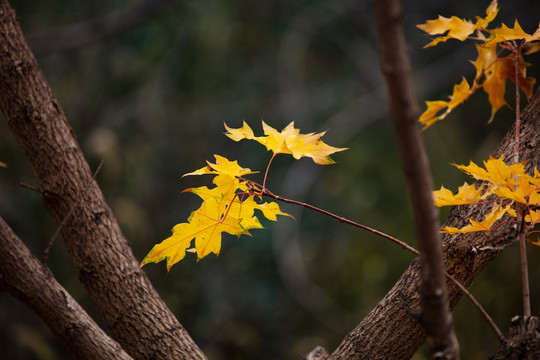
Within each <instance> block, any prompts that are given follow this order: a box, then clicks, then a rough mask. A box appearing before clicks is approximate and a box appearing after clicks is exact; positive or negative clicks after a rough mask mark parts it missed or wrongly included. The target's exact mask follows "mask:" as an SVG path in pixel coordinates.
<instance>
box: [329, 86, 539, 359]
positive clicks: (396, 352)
mask: <svg viewBox="0 0 540 360" xmlns="http://www.w3.org/2000/svg"><path fill="white" fill-rule="evenodd" d="M521 130H522V131H521V135H522V136H521V142H520V154H521V160H522V161H524V160H528V163H527V165H526V169H527V170H528V171H529V172H531V171H532V169H533V167H534V166H537V165H538V164H539V163H540V141H538V139H539V138H540V92H538V91H537V92H536V94H535V95H534V96H533V98H532V99H531V101H530V102H529V104H528V105H527V107H526V108H525V109H524V110H523V112H522V117H521ZM513 147H514V129H513V128H512V129H511V130H509V131H508V133H507V134H506V136H505V137H504V139H503V140H502V141H501V143H500V144H499V146H498V148H497V150H496V151H495V152H494V153H493V154H492V155H493V156H494V157H496V158H499V157H500V156H501V155H504V156H505V157H506V158H510V157H512V154H513V153H514V148H513ZM490 207H491V205H489V204H485V205H467V206H457V207H454V208H452V210H451V211H450V213H449V215H448V218H447V220H446V222H445V224H444V225H445V226H452V227H457V228H461V227H463V226H465V225H466V224H467V223H468V219H469V218H471V217H472V218H482V217H483V216H485V214H487V213H488V212H489V211H490V210H491V209H490ZM516 234H517V230H516V228H515V225H514V224H511V223H507V224H504V225H502V226H500V227H499V228H497V230H495V231H491V232H476V233H468V234H462V235H460V236H456V235H448V234H444V236H443V250H444V256H445V263H446V271H447V272H448V273H449V274H450V275H452V276H453V277H454V278H456V280H458V281H459V282H460V283H461V284H463V285H464V286H465V287H469V286H470V285H471V284H472V282H473V280H474V279H475V278H476V277H477V276H478V274H479V273H480V272H481V271H482V270H483V269H484V267H485V266H486V265H487V264H489V263H490V262H491V261H493V260H494V259H495V258H496V257H497V255H498V254H499V253H500V252H501V251H502V250H504V249H505V248H506V247H507V246H509V245H512V244H513V243H515V240H516ZM419 281H420V266H419V263H418V261H417V260H414V261H413V262H412V263H411V264H410V265H409V267H408V268H407V270H405V272H404V273H403V274H402V275H401V277H400V279H399V280H398V281H397V282H396V284H395V285H394V287H393V288H392V289H391V290H390V291H389V292H388V294H387V295H386V296H385V297H384V298H383V299H382V300H381V301H380V302H379V304H377V306H376V307H375V308H374V309H373V310H372V311H371V312H370V313H369V314H368V315H367V316H366V317H365V318H364V319H363V320H362V321H361V322H360V324H359V325H358V326H357V327H356V328H355V329H353V330H352V331H351V332H350V333H349V334H348V335H347V336H345V338H344V339H343V341H342V343H341V344H340V345H339V347H338V348H337V349H336V350H335V351H334V352H333V353H332V354H331V356H330V357H329V359H352V358H358V359H373V360H376V359H381V360H382V359H386V360H391V359H396V360H397V359H408V358H411V357H412V356H413V354H414V353H415V352H416V351H417V350H418V349H419V348H420V346H422V344H423V342H424V339H425V333H424V331H423V329H422V327H421V325H420V323H419V322H418V320H417V314H419V313H420V311H421V305H420V295H419V293H418V283H419ZM461 296H462V292H461V291H460V290H459V289H458V288H457V287H456V286H454V285H449V286H448V297H449V302H450V307H454V306H455V305H456V304H457V302H458V301H459V299H460V298H461Z"/></svg>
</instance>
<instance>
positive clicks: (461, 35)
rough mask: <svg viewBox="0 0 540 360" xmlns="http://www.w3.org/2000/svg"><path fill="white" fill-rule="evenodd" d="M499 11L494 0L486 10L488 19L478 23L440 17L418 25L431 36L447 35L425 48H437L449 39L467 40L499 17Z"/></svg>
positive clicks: (478, 19) (480, 19)
mask: <svg viewBox="0 0 540 360" xmlns="http://www.w3.org/2000/svg"><path fill="white" fill-rule="evenodd" d="M498 12H499V9H498V7H497V0H493V1H492V2H491V4H490V5H489V6H488V8H487V9H486V17H485V18H481V17H477V18H476V22H474V23H473V22H472V21H470V20H464V19H460V18H458V17H457V16H452V17H450V18H447V17H444V16H441V15H439V17H438V18H437V19H435V20H428V21H427V22H426V23H425V24H420V25H417V27H418V28H419V29H421V30H423V31H425V32H426V33H428V34H430V35H440V34H445V33H446V35H445V36H439V37H436V38H435V39H434V40H433V41H431V42H430V43H429V44H427V45H426V46H424V47H431V46H435V45H437V44H439V43H441V42H444V41H447V40H449V39H457V40H460V41H464V40H466V39H467V38H468V37H469V36H470V35H472V34H473V33H474V32H475V31H476V30H477V29H481V28H485V27H486V26H487V25H488V24H489V23H490V22H491V21H493V19H494V18H495V17H496V16H497V13H498Z"/></svg>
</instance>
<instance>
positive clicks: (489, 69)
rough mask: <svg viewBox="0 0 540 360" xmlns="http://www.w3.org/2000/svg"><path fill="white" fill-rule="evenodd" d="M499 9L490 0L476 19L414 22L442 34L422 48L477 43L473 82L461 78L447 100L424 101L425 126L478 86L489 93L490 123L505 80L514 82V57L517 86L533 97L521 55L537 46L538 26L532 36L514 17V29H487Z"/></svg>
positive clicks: (501, 98) (502, 102) (499, 104)
mask: <svg viewBox="0 0 540 360" xmlns="http://www.w3.org/2000/svg"><path fill="white" fill-rule="evenodd" d="M498 12H499V8H498V4H497V0H493V1H492V2H491V4H490V5H489V6H488V8H487V10H486V16H485V17H483V18H482V17H477V18H476V21H475V22H473V21H470V20H464V19H460V18H458V17H456V16H452V17H451V18H446V17H444V16H440V15H439V17H438V18H437V19H435V20H429V21H427V22H426V23H425V24H421V25H417V26H418V28H420V29H421V30H423V31H425V32H426V33H428V34H430V35H440V34H443V35H441V36H438V37H436V38H435V39H433V41H431V42H430V43H429V44H427V45H426V46H425V47H430V46H435V45H437V44H439V43H441V42H445V41H447V40H449V39H457V40H460V41H464V40H466V39H473V40H477V41H478V43H477V44H476V50H477V52H478V57H477V58H476V60H474V61H472V63H473V65H474V67H475V69H476V75H475V78H474V79H473V81H472V83H471V84H469V82H468V81H467V79H465V78H463V79H462V81H461V82H460V83H459V84H456V85H455V86H454V89H453V93H452V95H451V96H450V100H449V101H444V100H437V101H426V106H427V109H426V110H425V111H424V113H422V115H421V116H420V118H419V122H420V123H421V124H422V125H423V126H424V129H426V128H428V127H429V126H431V125H433V124H434V123H435V122H437V121H440V120H443V119H444V118H445V117H446V116H448V114H450V112H451V111H452V110H453V109H455V108H456V107H457V106H458V105H460V104H461V103H463V102H464V101H465V100H467V99H468V98H469V97H470V96H471V95H472V94H474V93H475V92H476V90H478V89H479V88H482V89H483V90H484V91H485V92H486V93H487V95H488V99H489V103H490V104H491V117H490V119H489V122H491V121H492V120H493V117H494V116H495V113H496V112H497V111H498V110H499V109H500V108H501V107H502V106H504V105H506V101H505V100H504V94H505V84H506V80H508V79H509V80H511V81H513V82H514V83H515V82H516V75H515V65H514V57H517V61H518V69H519V71H518V81H519V86H520V89H521V91H523V93H524V94H525V95H526V96H527V99H530V97H531V96H532V93H533V86H534V84H535V81H536V80H535V79H534V78H532V77H527V68H528V67H529V66H530V64H529V63H527V62H526V61H525V60H524V59H523V55H522V54H530V53H533V52H535V51H538V50H539V49H540V46H539V43H538V42H537V41H538V40H540V27H539V28H538V29H537V30H536V31H535V32H534V33H533V34H532V35H531V34H528V33H526V32H525V31H523V29H522V28H521V26H520V25H519V23H518V22H517V20H516V21H515V22H514V27H513V28H509V27H507V26H506V25H504V24H502V25H501V26H500V27H498V28H495V29H489V28H488V27H487V26H488V25H489V23H490V22H492V21H493V20H494V19H495V17H496V16H497V13H498ZM473 35H474V36H473ZM508 51H510V54H508Z"/></svg>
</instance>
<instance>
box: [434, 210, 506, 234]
mask: <svg viewBox="0 0 540 360" xmlns="http://www.w3.org/2000/svg"><path fill="white" fill-rule="evenodd" d="M509 210H511V208H510V205H506V206H501V205H500V204H495V205H494V206H493V208H492V209H491V211H490V212H489V213H488V214H486V216H485V218H484V220H482V221H481V222H479V221H476V220H473V219H469V225H467V226H464V227H463V228H461V229H458V228H455V227H451V226H447V227H445V228H444V229H443V231H442V232H443V233H447V234H465V233H469V232H474V231H490V230H491V229H492V227H493V224H495V222H496V221H497V220H500V219H501V218H502V217H503V216H504V215H505V214H506V213H507V212H508V211H509Z"/></svg>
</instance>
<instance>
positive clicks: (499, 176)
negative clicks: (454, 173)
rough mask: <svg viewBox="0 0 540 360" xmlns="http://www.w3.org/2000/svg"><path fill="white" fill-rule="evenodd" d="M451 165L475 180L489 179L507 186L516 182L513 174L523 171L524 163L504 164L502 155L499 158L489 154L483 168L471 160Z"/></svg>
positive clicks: (522, 172)
mask: <svg viewBox="0 0 540 360" xmlns="http://www.w3.org/2000/svg"><path fill="white" fill-rule="evenodd" d="M453 165H454V166H455V167H457V168H458V169H460V170H461V171H463V172H465V173H467V174H469V175H471V176H472V177H474V178H475V179H477V180H484V181H489V182H492V183H494V184H497V185H501V186H507V187H513V186H514V185H515V184H516V183H515V181H514V175H518V176H519V175H522V174H524V173H525V163H517V164H512V165H506V164H505V162H504V157H503V156H502V155H501V157H500V158H499V159H495V158H493V157H492V156H490V157H489V160H488V161H484V166H485V169H482V168H481V167H479V166H478V165H476V164H475V163H473V162H472V161H471V162H470V163H469V165H467V166H465V165H457V164H453Z"/></svg>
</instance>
